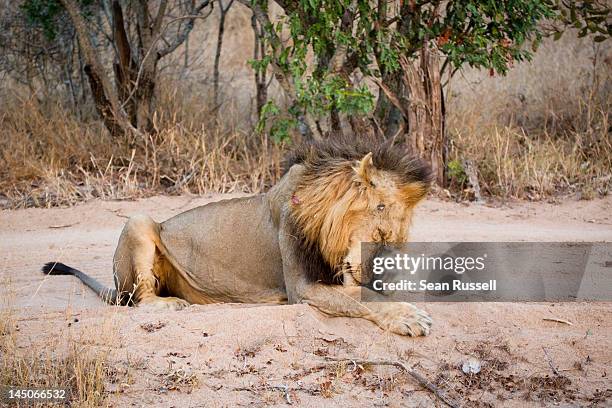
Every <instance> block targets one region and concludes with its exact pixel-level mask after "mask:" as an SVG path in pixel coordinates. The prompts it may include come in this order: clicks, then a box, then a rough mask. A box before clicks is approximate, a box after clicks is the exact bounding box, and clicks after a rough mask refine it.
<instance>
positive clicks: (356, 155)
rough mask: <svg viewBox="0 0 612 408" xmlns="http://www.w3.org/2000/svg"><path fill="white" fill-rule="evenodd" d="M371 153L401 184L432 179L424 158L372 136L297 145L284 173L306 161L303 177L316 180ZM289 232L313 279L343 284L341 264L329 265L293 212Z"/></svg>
mask: <svg viewBox="0 0 612 408" xmlns="http://www.w3.org/2000/svg"><path fill="white" fill-rule="evenodd" d="M368 153H372V160H373V164H374V166H375V167H376V168H377V169H379V170H383V171H387V172H389V173H392V174H394V175H395V176H396V177H397V180H398V181H399V183H401V184H411V183H415V182H417V183H422V184H424V185H426V186H429V184H430V183H431V181H432V173H431V171H430V168H429V166H428V165H427V164H426V163H425V162H423V161H422V160H420V159H418V158H416V157H414V156H411V155H408V154H406V153H405V151H404V150H403V149H402V148H400V147H398V146H394V145H393V144H392V142H391V141H381V140H376V139H373V138H369V137H362V138H358V137H352V136H349V137H339V138H334V139H327V140H324V141H320V142H311V143H305V144H302V145H300V146H297V147H296V148H295V149H294V150H293V151H292V152H291V153H289V155H288V156H287V157H286V159H285V161H284V163H283V174H285V173H286V172H287V171H288V170H289V169H290V168H291V166H293V165H295V164H303V165H304V167H305V169H304V175H303V180H304V182H306V183H309V182H313V181H314V182H316V181H315V180H317V179H318V180H321V179H323V178H325V177H330V176H331V178H334V177H336V174H337V172H338V169H339V168H341V167H344V168H346V167H347V166H348V167H349V168H351V167H352V166H354V164H355V162H356V161H360V160H362V159H363V158H364V156H365V155H367V154H368ZM289 223H290V225H289V227H290V234H291V236H292V237H294V245H295V248H294V253H295V255H296V256H297V258H298V261H299V263H300V264H301V265H302V268H304V273H305V274H306V276H307V277H308V278H309V279H310V280H311V281H318V282H321V283H326V284H341V283H342V281H343V278H342V275H341V274H338V267H339V265H330V264H329V262H328V261H327V260H326V259H325V257H324V256H323V254H322V253H321V248H320V247H319V243H318V242H316V241H314V240H313V239H309V237H307V236H306V234H305V233H304V231H303V230H302V228H301V227H300V225H298V221H297V220H296V219H295V217H294V216H293V215H292V216H291V217H290V219H289Z"/></svg>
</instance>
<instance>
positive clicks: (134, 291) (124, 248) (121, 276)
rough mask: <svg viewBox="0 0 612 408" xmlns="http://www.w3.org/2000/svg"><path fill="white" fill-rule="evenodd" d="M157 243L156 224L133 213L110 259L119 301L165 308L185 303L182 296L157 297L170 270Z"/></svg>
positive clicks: (186, 303)
mask: <svg viewBox="0 0 612 408" xmlns="http://www.w3.org/2000/svg"><path fill="white" fill-rule="evenodd" d="M159 245H160V238H159V224H158V223H156V222H155V221H154V220H153V219H152V218H151V217H148V216H145V215H137V216H134V217H131V218H130V219H129V220H128V222H127V223H126V224H125V227H124V228H123V231H122V233H121V236H120V238H119V244H118V245H117V250H116V251H115V257H114V262H113V264H114V274H115V286H116V287H117V291H118V293H120V298H121V303H122V304H130V303H132V304H135V305H137V306H146V307H150V308H154V309H166V310H180V309H183V308H184V307H186V306H189V303H188V302H187V301H185V300H183V299H180V298H177V297H161V296H160V295H161V294H162V293H163V292H164V290H165V282H166V281H167V280H168V276H167V274H168V273H172V270H171V269H170V268H168V267H167V262H163V258H162V255H161V252H160V250H159Z"/></svg>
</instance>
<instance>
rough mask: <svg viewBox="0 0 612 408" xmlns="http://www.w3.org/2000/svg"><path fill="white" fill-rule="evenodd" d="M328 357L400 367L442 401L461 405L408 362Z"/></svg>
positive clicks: (366, 363)
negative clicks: (407, 363)
mask: <svg viewBox="0 0 612 408" xmlns="http://www.w3.org/2000/svg"><path fill="white" fill-rule="evenodd" d="M326 359H327V360H329V361H334V362H347V363H352V364H353V365H358V364H360V365H364V364H365V365H383V366H385V365H386V366H394V367H397V368H400V369H401V370H403V371H404V372H406V373H407V374H408V375H410V376H411V377H412V378H414V379H415V380H416V381H417V382H418V383H419V384H420V385H421V386H422V387H424V388H426V389H428V390H429V391H431V393H432V394H434V395H435V396H436V397H437V398H438V399H439V400H440V401H442V402H444V403H445V404H446V405H448V406H449V407H451V408H458V407H459V405H458V404H457V403H456V402H455V401H453V400H451V399H450V398H448V397H447V396H446V395H445V394H444V392H443V391H442V390H440V389H439V388H438V387H437V386H436V385H435V384H434V383H432V382H431V381H429V380H428V379H427V378H426V377H425V376H424V375H422V374H420V373H419V372H417V371H416V370H414V369H413V368H411V367H408V366H407V365H406V364H404V363H402V362H401V361H394V360H360V359H352V358H334V357H327V358H326Z"/></svg>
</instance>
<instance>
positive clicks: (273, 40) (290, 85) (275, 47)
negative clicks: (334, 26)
mask: <svg viewBox="0 0 612 408" xmlns="http://www.w3.org/2000/svg"><path fill="white" fill-rule="evenodd" d="M238 1H239V2H240V3H241V4H243V5H244V6H246V7H248V8H249V9H251V11H252V12H253V15H254V16H255V18H256V19H257V22H259V24H260V25H261V27H262V28H263V29H264V32H265V33H266V40H267V43H268V44H269V45H270V47H271V48H272V54H273V55H272V61H271V62H270V65H271V67H272V72H273V73H274V77H275V78H276V80H277V81H278V83H279V85H280V86H281V88H283V91H285V94H286V95H287V96H288V97H289V98H290V99H291V100H292V102H293V103H295V102H296V101H297V90H296V88H295V83H294V81H293V78H291V75H290V74H288V73H287V72H285V70H284V69H283V68H282V67H281V66H280V64H279V56H280V54H281V53H282V52H283V50H284V47H283V44H282V41H281V39H280V37H279V36H278V34H277V33H276V32H275V31H274V27H273V25H272V22H271V21H270V17H269V16H268V13H267V12H266V11H264V10H263V9H262V8H261V7H260V6H259V5H258V4H257V2H255V1H253V0H238ZM279 5H280V6H281V7H283V8H284V9H285V12H289V11H291V10H293V9H294V8H293V6H289V5H287V4H285V2H282V1H281V2H279ZM285 7H286V8H285ZM303 121H304V123H303V124H304V125H305V127H306V133H307V134H308V133H309V135H310V136H312V138H313V139H314V140H322V139H323V137H322V136H321V133H320V132H319V130H318V127H317V124H316V122H315V120H314V119H313V118H312V116H311V115H310V114H309V113H308V112H304V115H303Z"/></svg>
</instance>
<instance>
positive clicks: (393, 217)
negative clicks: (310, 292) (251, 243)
mask: <svg viewBox="0 0 612 408" xmlns="http://www.w3.org/2000/svg"><path fill="white" fill-rule="evenodd" d="M313 155H314V153H313ZM377 157H378V158H377V163H378V164H379V166H380V168H377V167H376V166H375V164H374V162H373V160H372V153H368V154H366V155H365V156H363V157H361V158H360V159H357V160H354V161H353V160H346V159H345V160H336V161H334V160H332V159H330V157H329V156H326V155H325V154H324V153H322V154H320V155H319V156H316V155H314V158H313V159H312V161H307V166H306V170H305V172H304V174H303V175H302V179H301V182H300V184H299V185H298V187H297V189H296V190H295V193H294V195H293V197H292V200H291V204H290V205H291V209H292V220H293V222H294V223H295V224H296V225H297V227H298V228H299V229H300V232H301V234H302V235H303V236H304V237H305V240H306V242H309V243H311V244H313V243H314V245H316V246H317V247H318V250H319V252H320V254H321V257H322V258H323V259H324V261H325V262H326V263H327V265H329V266H330V267H331V268H330V269H332V270H333V271H334V272H335V273H336V276H337V275H342V276H343V278H344V283H345V284H347V283H348V284H351V283H355V284H359V283H362V277H361V243H362V242H376V243H379V244H381V245H384V244H387V243H396V242H404V241H406V240H407V238H408V237H407V235H408V226H409V224H410V219H411V215H412V210H413V208H414V205H415V204H416V203H417V202H418V201H420V200H421V199H422V198H423V197H424V196H425V194H426V193H427V189H428V186H429V184H428V183H429V181H428V180H429V179H428V175H427V172H426V171H425V167H424V166H423V165H422V164H421V163H420V162H419V161H411V160H412V159H409V158H406V157H403V156H400V157H396V159H395V161H391V162H384V161H382V160H384V156H381V154H380V152H378V156H377ZM317 160H318V161H317Z"/></svg>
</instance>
